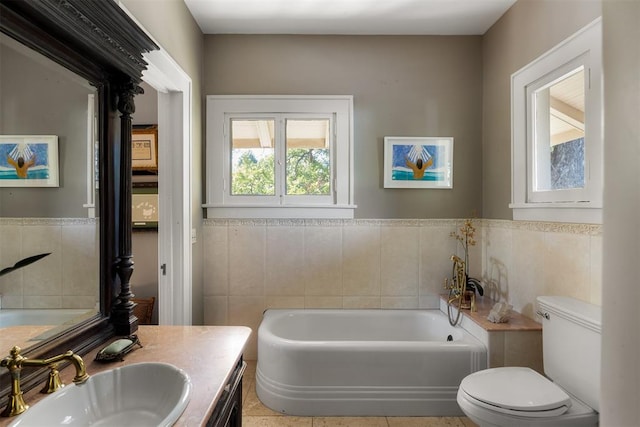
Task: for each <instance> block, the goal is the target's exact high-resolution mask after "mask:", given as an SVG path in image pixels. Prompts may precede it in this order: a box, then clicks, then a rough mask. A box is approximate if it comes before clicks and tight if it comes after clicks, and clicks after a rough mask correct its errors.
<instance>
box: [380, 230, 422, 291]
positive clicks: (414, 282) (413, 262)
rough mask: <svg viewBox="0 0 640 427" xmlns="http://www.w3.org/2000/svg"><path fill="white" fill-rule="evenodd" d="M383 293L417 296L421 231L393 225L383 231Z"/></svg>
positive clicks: (381, 274) (381, 234)
mask: <svg viewBox="0 0 640 427" xmlns="http://www.w3.org/2000/svg"><path fill="white" fill-rule="evenodd" d="M380 240H381V260H380V266H381V267H380V269H381V270H380V271H381V273H380V277H381V286H380V289H381V294H382V295H383V296H416V297H417V296H418V271H419V267H418V262H419V259H420V246H419V244H420V228H419V227H417V226H408V225H394V224H393V223H391V224H390V225H388V226H382V227H381V228H380Z"/></svg>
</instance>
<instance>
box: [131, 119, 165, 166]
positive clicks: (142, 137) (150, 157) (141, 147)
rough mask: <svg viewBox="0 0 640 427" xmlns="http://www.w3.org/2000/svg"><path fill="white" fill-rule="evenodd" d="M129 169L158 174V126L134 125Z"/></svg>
mask: <svg viewBox="0 0 640 427" xmlns="http://www.w3.org/2000/svg"><path fill="white" fill-rule="evenodd" d="M131 169H132V170H133V172H134V173H136V172H153V173H157V172H158V126H157V125H136V126H134V127H133V129H132V132H131Z"/></svg>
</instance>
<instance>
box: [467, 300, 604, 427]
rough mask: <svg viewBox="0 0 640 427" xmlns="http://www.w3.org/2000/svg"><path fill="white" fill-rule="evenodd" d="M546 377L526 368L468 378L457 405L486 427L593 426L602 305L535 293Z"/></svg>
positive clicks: (490, 371) (497, 370)
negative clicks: (538, 295) (540, 325)
mask: <svg viewBox="0 0 640 427" xmlns="http://www.w3.org/2000/svg"><path fill="white" fill-rule="evenodd" d="M537 303H538V314H539V315H540V316H541V318H542V350H543V363H544V372H545V375H546V376H543V375H541V374H539V373H538V372H536V371H534V370H533V369H530V368H525V367H502V368H491V369H485V370H482V371H478V372H475V373H473V374H471V375H468V376H466V377H465V378H464V379H463V380H462V382H461V383H460V387H459V388H458V396H457V401H458V405H459V406H460V409H462V411H463V412H464V413H465V414H466V415H467V417H469V419H471V420H472V421H473V422H475V423H476V424H478V425H480V426H481V427H486V426H518V427H526V426H554V427H562V426H597V425H598V418H599V417H598V411H599V410H600V348H601V346H600V329H601V323H602V322H601V310H600V307H598V306H595V305H593V304H588V303H585V302H582V301H578V300H576V299H573V298H568V297H558V296H542V297H538V299H537Z"/></svg>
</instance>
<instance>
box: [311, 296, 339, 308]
mask: <svg viewBox="0 0 640 427" xmlns="http://www.w3.org/2000/svg"><path fill="white" fill-rule="evenodd" d="M304 308H342V297H324V296H314V295H310V296H306V297H305V298H304Z"/></svg>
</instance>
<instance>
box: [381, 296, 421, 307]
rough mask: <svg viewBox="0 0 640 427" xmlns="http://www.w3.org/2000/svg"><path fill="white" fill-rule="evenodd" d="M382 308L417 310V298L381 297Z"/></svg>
mask: <svg viewBox="0 0 640 427" xmlns="http://www.w3.org/2000/svg"><path fill="white" fill-rule="evenodd" d="M380 306H381V307H382V308H418V298H417V297H384V296H383V297H382V298H381V301H380Z"/></svg>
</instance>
